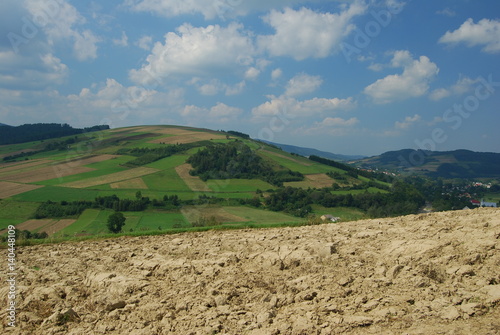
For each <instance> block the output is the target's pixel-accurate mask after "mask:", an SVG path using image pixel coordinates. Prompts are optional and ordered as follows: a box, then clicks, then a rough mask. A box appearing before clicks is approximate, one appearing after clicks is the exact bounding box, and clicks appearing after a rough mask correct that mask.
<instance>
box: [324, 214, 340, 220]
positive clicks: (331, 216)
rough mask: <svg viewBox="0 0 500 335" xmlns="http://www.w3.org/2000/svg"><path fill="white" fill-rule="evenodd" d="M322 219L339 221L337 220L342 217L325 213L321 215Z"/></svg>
mask: <svg viewBox="0 0 500 335" xmlns="http://www.w3.org/2000/svg"><path fill="white" fill-rule="evenodd" d="M321 220H323V221H331V222H337V221H339V220H340V218H339V217H336V216H333V215H330V214H325V215H321Z"/></svg>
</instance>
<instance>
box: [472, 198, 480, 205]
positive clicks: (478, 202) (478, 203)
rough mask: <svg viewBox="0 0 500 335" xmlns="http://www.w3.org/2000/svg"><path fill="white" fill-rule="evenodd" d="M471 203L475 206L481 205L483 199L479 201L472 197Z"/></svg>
mask: <svg viewBox="0 0 500 335" xmlns="http://www.w3.org/2000/svg"><path fill="white" fill-rule="evenodd" d="M470 203H471V204H472V205H473V206H481V201H479V200H474V199H472V200H471V201H470Z"/></svg>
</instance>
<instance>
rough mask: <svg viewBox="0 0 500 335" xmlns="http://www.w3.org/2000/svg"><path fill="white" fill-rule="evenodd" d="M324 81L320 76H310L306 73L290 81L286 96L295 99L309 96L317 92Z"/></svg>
mask: <svg viewBox="0 0 500 335" xmlns="http://www.w3.org/2000/svg"><path fill="white" fill-rule="evenodd" d="M322 83H323V80H322V79H321V77H320V76H310V75H308V74H306V73H301V74H298V75H296V76H295V77H293V78H292V79H290V80H289V81H288V84H287V86H286V92H285V95H287V96H290V97H295V96H299V95H303V94H308V93H312V92H314V91H316V90H317V89H318V88H319V87H320V86H321V84H322Z"/></svg>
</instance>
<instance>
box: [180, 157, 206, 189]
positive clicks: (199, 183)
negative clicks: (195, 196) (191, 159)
mask: <svg viewBox="0 0 500 335" xmlns="http://www.w3.org/2000/svg"><path fill="white" fill-rule="evenodd" d="M191 168H192V167H191V164H187V163H186V164H182V165H179V166H177V167H176V168H175V171H176V172H177V174H178V175H179V177H181V178H182V180H184V182H185V183H186V185H187V186H188V187H189V188H190V189H191V190H193V191H195V192H211V189H210V188H209V187H208V185H207V184H206V183H205V182H204V181H203V180H201V179H200V177H198V176H191V175H190V174H189V170H191Z"/></svg>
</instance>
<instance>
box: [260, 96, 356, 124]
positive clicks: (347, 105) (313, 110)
mask: <svg viewBox="0 0 500 335" xmlns="http://www.w3.org/2000/svg"><path fill="white" fill-rule="evenodd" d="M269 98H270V101H267V102H265V103H263V104H261V105H260V106H257V107H255V108H253V109H252V115H253V117H254V118H253V120H254V121H261V120H263V119H266V118H267V117H269V116H275V115H278V114H282V115H286V116H289V117H290V118H295V117H309V116H312V115H320V114H325V113H331V112H333V111H338V110H349V109H352V108H354V106H356V103H355V102H354V101H353V99H352V98H347V99H339V98H333V99H325V98H313V99H309V100H302V101H300V100H297V99H295V98H293V97H289V96H284V95H283V96H280V97H275V96H269Z"/></svg>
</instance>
